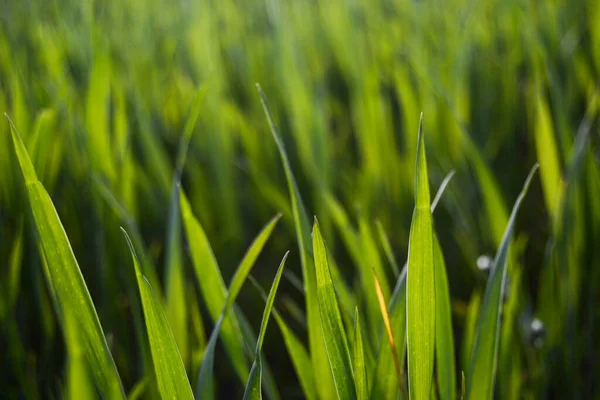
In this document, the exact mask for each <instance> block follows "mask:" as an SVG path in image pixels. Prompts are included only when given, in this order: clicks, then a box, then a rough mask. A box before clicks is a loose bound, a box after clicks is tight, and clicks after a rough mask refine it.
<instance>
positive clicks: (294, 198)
mask: <svg viewBox="0 0 600 400" xmlns="http://www.w3.org/2000/svg"><path fill="white" fill-rule="evenodd" d="M256 87H257V90H258V93H259V95H260V99H261V103H262V106H263V110H264V112H265V115H266V117H267V121H268V123H269V128H270V130H271V134H272V135H273V139H274V140H275V143H276V144H277V149H278V150H279V155H280V158H281V162H282V164H283V168H284V170H285V176H286V180H287V184H288V189H289V194H290V202H291V203H292V214H293V217H294V225H295V228H296V236H297V239H298V250H299V251H300V263H301V266H302V276H303V278H304V291H305V293H306V296H305V298H306V318H307V322H308V343H309V349H310V357H311V363H312V366H313V374H314V376H315V377H317V376H318V377H319V385H318V386H317V392H318V393H319V397H320V398H323V399H332V398H334V397H335V396H336V391H335V384H334V381H333V375H332V372H331V370H330V368H329V363H328V357H327V350H326V348H325V342H324V338H323V334H322V328H321V323H320V319H319V318H320V317H319V303H318V300H317V280H316V276H315V270H314V267H313V265H312V257H311V255H310V247H309V246H310V225H309V221H308V217H307V215H306V211H305V208H304V204H303V203H302V198H301V197H300V191H299V190H298V186H297V184H296V179H295V178H294V174H293V173H292V168H291V166H290V162H289V160H288V157H287V153H286V150H285V145H284V143H283V140H282V139H281V137H280V135H279V132H278V131H277V128H276V126H275V123H274V122H273V118H272V116H271V111H270V110H269V106H268V103H267V98H266V96H265V94H264V93H263V91H262V89H261V87H260V85H258V84H257V85H256Z"/></svg>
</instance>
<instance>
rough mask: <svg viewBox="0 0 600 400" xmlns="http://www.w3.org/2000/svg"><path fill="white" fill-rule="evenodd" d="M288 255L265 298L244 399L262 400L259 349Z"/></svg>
mask: <svg viewBox="0 0 600 400" xmlns="http://www.w3.org/2000/svg"><path fill="white" fill-rule="evenodd" d="M288 255H289V251H288V252H287V253H285V255H284V256H283V260H281V264H280V265H279V269H278V270H277V274H276V275H275V279H274V280H273V284H272V285H271V291H270V292H269V296H268V297H267V304H266V306H265V309H264V311H263V317H262V322H261V324H260V332H259V334H258V340H257V342H256V350H255V351H254V362H253V363H252V368H251V369H250V376H249V377H248V383H247V384H246V390H245V391H244V399H262V391H261V381H262V379H261V377H262V365H261V355H260V352H261V349H262V344H263V340H264V338H265V332H266V331H267V325H268V323H269V317H270V316H271V309H272V308H273V302H274V301H275V294H276V293H277V288H278V287H279V281H280V280H281V274H282V273H283V268H284V267H285V260H286V259H287V257H288Z"/></svg>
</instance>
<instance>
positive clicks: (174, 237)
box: [165, 86, 206, 365]
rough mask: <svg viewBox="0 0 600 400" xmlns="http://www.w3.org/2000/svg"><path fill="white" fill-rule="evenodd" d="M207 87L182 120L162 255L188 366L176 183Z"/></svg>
mask: <svg viewBox="0 0 600 400" xmlns="http://www.w3.org/2000/svg"><path fill="white" fill-rule="evenodd" d="M205 93H206V86H202V87H201V88H200V90H198V93H197V94H196V99H195V101H194V103H193V105H192V109H191V111H190V114H189V116H188V119H187V121H186V123H185V127H184V130H183V135H182V137H181V139H180V143H179V153H178V156H177V165H176V168H175V172H174V176H173V183H172V188H171V200H170V205H169V216H168V226H167V250H166V256H165V286H166V288H165V297H166V298H165V301H166V303H165V313H166V314H167V318H168V320H169V325H170V326H171V329H172V331H173V335H174V336H175V341H176V342H177V347H178V348H179V351H180V353H181V358H182V359H183V363H184V365H189V364H188V363H189V355H190V353H189V350H188V340H189V338H188V327H187V316H188V314H187V307H186V304H187V303H186V300H185V276H184V275H185V274H184V271H183V254H182V250H181V213H180V211H179V203H180V202H179V182H180V179H181V174H182V172H183V167H184V165H185V160H186V158H187V150H188V147H189V143H190V140H191V138H192V133H193V132H194V127H195V125H196V120H197V119H198V116H199V115H200V106H201V105H202V101H203V100H204V94H205Z"/></svg>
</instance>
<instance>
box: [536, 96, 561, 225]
mask: <svg viewBox="0 0 600 400" xmlns="http://www.w3.org/2000/svg"><path fill="white" fill-rule="evenodd" d="M535 105H536V107H535V118H534V121H535V128H534V137H535V149H536V152H537V157H538V160H539V163H540V178H541V180H542V188H543V190H544V199H545V201H546V208H547V209H548V212H549V213H550V216H551V217H554V215H555V214H556V207H557V206H558V201H559V199H560V197H561V193H562V185H561V181H562V179H561V172H560V159H559V156H558V149H557V146H556V138H555V136H554V127H553V124H552V117H551V116H550V112H549V111H548V106H547V105H546V102H545V101H544V98H543V97H542V96H541V95H539V94H538V95H537V96H536V102H535Z"/></svg>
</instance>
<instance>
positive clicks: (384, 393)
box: [371, 171, 454, 400]
mask: <svg viewBox="0 0 600 400" xmlns="http://www.w3.org/2000/svg"><path fill="white" fill-rule="evenodd" d="M453 176H454V171H451V172H450V173H449V174H448V175H447V176H446V177H445V178H444V180H443V181H442V184H441V185H440V187H439V188H438V191H437V193H436V195H435V198H434V200H433V202H432V203H431V213H432V214H433V212H434V211H435V208H436V207H437V205H438V204H439V199H440V198H441V196H442V194H443V193H444V191H445V189H446V187H447V185H448V183H449V181H450V179H452V177H453ZM379 226H381V224H379ZM380 234H383V235H384V236H383V237H382V242H385V241H388V242H389V240H388V239H387V235H386V234H385V232H384V231H383V230H382V228H380ZM386 253H388V252H387V251H386ZM388 258H391V260H390V262H396V261H395V258H394V255H393V253H391V248H390V252H389V254H388ZM406 272H407V265H404V268H403V269H402V271H401V272H400V275H399V276H398V279H397V280H396V286H395V288H394V291H393V293H392V298H391V300H390V303H389V306H388V307H387V311H388V315H389V319H390V325H391V328H392V336H393V337H394V338H395V342H396V355H394V354H393V353H392V351H391V349H390V346H389V344H386V343H383V341H382V343H381V344H380V350H379V356H378V359H377V366H376V370H375V371H376V373H375V382H374V384H373V389H372V393H371V398H374V399H390V400H391V399H396V398H397V394H398V390H400V393H401V394H402V396H403V398H408V394H407V393H406V391H407V390H406V382H405V374H404V371H403V369H402V368H403V362H404V355H405V352H406ZM388 342H389V341H388ZM394 358H397V359H398V360H400V376H398V373H397V371H396V364H395V362H394V361H393V360H394Z"/></svg>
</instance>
